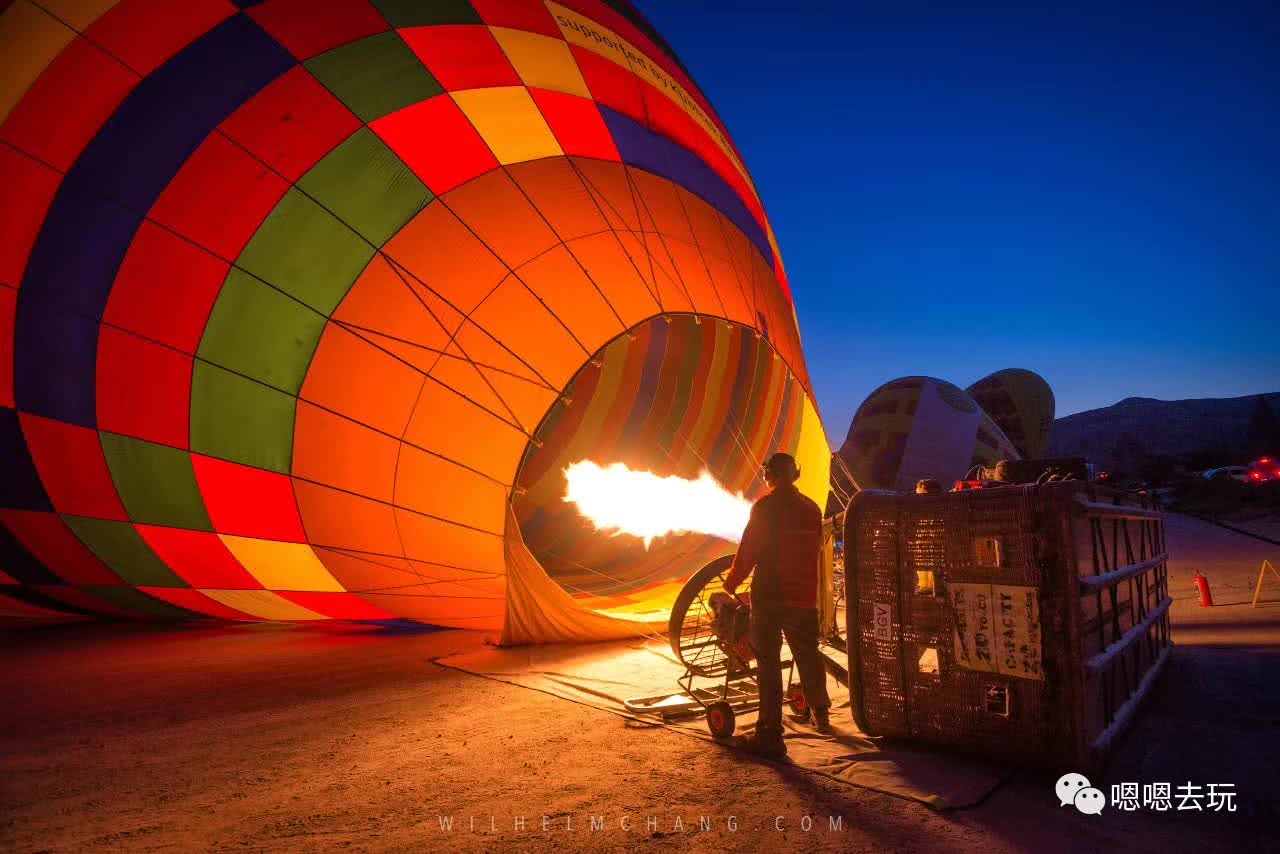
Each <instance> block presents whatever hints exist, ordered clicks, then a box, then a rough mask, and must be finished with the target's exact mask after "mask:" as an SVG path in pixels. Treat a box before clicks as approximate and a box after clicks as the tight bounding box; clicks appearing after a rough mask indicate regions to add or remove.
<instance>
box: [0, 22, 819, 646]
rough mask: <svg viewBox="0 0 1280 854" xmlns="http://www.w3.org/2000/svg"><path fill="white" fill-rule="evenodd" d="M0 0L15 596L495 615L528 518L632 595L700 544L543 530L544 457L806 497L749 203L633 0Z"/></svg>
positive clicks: (786, 306)
mask: <svg viewBox="0 0 1280 854" xmlns="http://www.w3.org/2000/svg"><path fill="white" fill-rule="evenodd" d="M2 8H3V12H2V13H0V56H3V57H4V59H3V60H0V62H3V63H4V73H3V75H0V181H2V183H3V185H4V187H5V195H6V198H5V203H4V205H3V212H2V213H0V221H2V223H3V229H2V231H0V462H2V463H3V468H4V476H3V478H0V521H2V522H3V525H2V526H0V585H3V586H2V587H0V591H3V593H5V594H7V595H6V596H5V597H4V598H3V600H0V601H3V602H5V603H7V605H6V607H7V609H8V610H9V611H10V612H24V613H35V612H37V611H38V610H39V609H46V610H48V609H60V610H71V611H81V612H88V613H97V614H104V613H105V614H113V615H150V616H159V617H185V616H192V615H208V616H214V617H226V618H231V619H266V620H274V619H280V620H311V619H323V618H349V619H384V618H388V617H409V618H413V619H417V620H422V621H425V622H430V623H435V624H440V625H447V626H462V627H478V628H497V627H501V626H503V624H504V621H506V622H507V624H508V628H510V622H511V619H512V618H511V617H510V615H511V614H512V613H515V612H519V613H525V614H532V613H545V612H547V611H548V609H550V608H551V607H552V605H550V604H546V603H544V602H541V601H539V602H532V603H530V602H523V603H520V604H521V607H520V608H518V609H515V611H513V608H512V605H511V597H512V596H513V595H515V594H513V593H512V591H513V590H515V589H518V590H520V591H524V593H523V594H521V595H527V596H541V595H543V594H541V593H537V591H539V590H541V591H546V590H553V589H556V588H555V585H554V584H552V585H551V587H548V586H547V584H544V583H542V582H546V581H547V579H546V577H545V576H540V577H538V578H525V579H524V580H523V581H522V583H520V584H518V585H517V584H515V579H513V577H512V576H511V573H512V572H514V570H513V569H512V567H513V566H520V567H524V568H525V570H524V571H527V570H528V567H530V566H532V567H533V570H534V571H536V572H541V571H542V570H541V567H540V566H539V565H538V563H537V562H536V561H534V562H531V561H530V560H526V559H525V558H526V557H527V556H528V555H530V554H533V555H534V556H535V557H536V558H537V560H540V561H545V562H547V563H549V564H551V565H552V566H553V571H554V573H555V576H556V579H557V580H558V581H560V582H561V583H560V588H559V589H560V590H561V591H568V592H569V593H571V594H573V595H574V596H576V597H577V598H578V601H580V602H585V603H586V604H587V605H588V606H593V607H619V606H622V605H627V604H634V603H635V602H637V601H639V600H642V599H643V600H647V601H648V603H649V604H655V603H656V605H657V606H660V605H661V604H662V601H663V596H665V595H666V593H665V592H664V591H668V590H669V589H670V588H671V587H672V586H673V585H676V582H677V581H678V580H679V579H681V578H682V577H687V575H689V574H690V573H692V572H693V571H695V570H696V569H697V568H698V566H699V565H700V564H699V560H701V559H702V558H703V557H704V556H705V554H707V553H708V552H716V551H722V550H724V549H725V548H726V546H725V543H724V542H723V541H720V540H715V539H714V538H709V537H708V536H706V535H681V536H680V537H673V538H672V540H671V541H670V542H656V541H655V544H654V545H653V548H652V549H651V550H649V551H646V549H645V547H644V543H643V542H642V541H640V540H638V539H635V538H631V539H629V540H624V539H621V538H618V539H614V540H610V539H609V538H608V536H607V534H603V533H596V534H592V533H587V532H584V531H583V530H582V529H581V525H576V526H568V527H565V528H564V529H563V530H562V529H560V528H557V524H558V522H557V521H556V520H558V519H563V518H564V513H565V509H566V506H567V505H566V504H565V502H564V500H563V474H562V468H563V465H565V464H567V463H571V462H574V461H576V460H577V459H582V458H586V457H590V458H591V459H592V460H593V461H594V462H596V463H599V464H602V465H603V464H610V463H614V462H625V463H627V464H628V465H630V466H632V467H633V468H644V469H647V470H652V471H654V472H655V473H657V474H660V475H664V476H665V475H678V476H680V477H684V478H698V477H699V476H700V475H701V472H702V471H703V470H704V469H705V470H707V471H709V472H710V473H711V475H712V476H713V477H714V478H715V479H716V480H717V482H718V483H720V484H721V485H723V486H724V487H725V488H726V489H728V490H730V491H732V492H735V493H736V492H738V491H746V492H747V493H748V494H749V495H750V494H753V493H754V492H755V491H756V490H758V489H759V487H760V484H759V480H758V464H759V460H760V459H762V458H764V457H766V456H767V455H768V454H770V453H772V452H773V451H775V450H785V451H790V452H792V453H794V454H796V455H797V456H798V457H799V458H800V459H801V462H802V464H803V465H805V466H806V477H807V478H808V479H809V480H810V481H811V483H810V485H809V486H808V487H807V488H809V489H810V491H811V492H812V494H814V496H815V497H821V495H822V494H823V493H825V487H824V486H822V485H824V484H825V482H826V479H827V475H826V469H825V466H826V464H827V462H828V460H829V458H828V457H827V452H826V440H825V438H824V436H823V433H822V428H821V424H820V422H819V420H818V417H817V411H816V409H815V407H814V404H813V401H812V390H811V388H810V385H809V380H808V376H807V373H806V370H805V365H804V360H803V356H802V353H801V349H800V339H799V332H798V329H797V325H796V320H795V313H794V309H793V307H792V305H791V301H790V294H789V290H788V287H787V284H786V277H785V274H784V272H783V268H782V263H781V259H780V257H779V255H778V251H777V248H776V245H775V242H774V238H773V232H772V229H771V228H770V225H769V222H768V220H767V218H766V217H765V214H764V208H763V206H762V204H761V202H760V199H759V197H758V195H757V193H756V190H755V188H754V185H753V183H752V180H751V177H750V175H749V174H748V172H747V170H746V168H745V166H744V165H743V163H742V160H741V157H740V155H739V152H738V150H737V148H736V147H735V146H734V144H733V142H732V141H731V140H730V138H729V136H728V133H727V131H726V130H725V127H724V125H723V124H722V123H721V121H720V119H719V118H718V117H717V115H716V113H715V111H714V110H713V109H712V108H711V105H710V104H709V103H708V101H707V99H706V98H705V97H704V96H703V95H702V93H701V92H700V91H699V90H698V88H697V86H696V85H695V84H694V82H693V81H692V80H691V79H690V77H689V75H688V73H687V72H686V71H685V69H684V67H683V66H682V65H681V63H680V61H679V60H678V59H677V58H676V56H675V55H674V54H673V53H672V51H671V50H670V48H669V47H668V46H667V45H666V44H665V42H663V40H662V39H661V37H660V36H658V34H657V33H656V32H655V31H654V30H653V28H652V27H651V26H650V25H649V24H648V22H647V21H645V20H644V19H643V18H642V17H641V16H640V15H639V14H637V13H636V11H635V10H634V9H632V8H631V7H630V6H629V5H628V4H626V3H624V2H619V1H618V0H608V2H601V0H563V2H560V3H556V2H550V0H548V2H540V0H472V2H466V0H434V2H427V0H419V2H404V0H332V2H326V3H320V4H311V3H305V2H298V0H267V2H259V3H238V4H231V3H227V2H225V0H186V1H185V2H181V3H171V4H157V3H155V2H152V0H119V2H111V0H105V2H94V3H75V2H70V3H57V4H53V5H50V4H37V3H35V2H30V0H17V2H13V3H8V4H3V7H2ZM513 496H514V499H515V500H514V503H515V504H516V508H515V510H513V509H512V507H511V505H512V503H513ZM570 509H571V508H570ZM516 510H518V514H517V512H515V511H516ZM513 520H516V521H513ZM525 528H527V533H528V540H529V547H528V548H525V546H524V537H523V536H522V535H523V534H525V533H526V532H525V530H524V529H525ZM548 583H549V582H548ZM676 586H678V585H676ZM530 591H533V592H530ZM646 591H647V592H646ZM553 598H554V597H553ZM548 601H549V600H548ZM556 601H557V602H559V600H556ZM555 607H560V605H556V606H555ZM560 624H565V621H563V620H561V621H560ZM543 625H544V624H541V623H539V624H537V625H536V626H534V625H533V624H530V625H525V626H523V627H518V628H520V630H519V631H516V632H514V634H515V635H518V636H520V637H522V638H525V639H547V634H548V633H549V632H550V631H551V630H550V629H547V630H545V631H544V629H543ZM591 625H592V626H595V625H597V623H592V624H591ZM594 631H595V629H594V628H591V629H589V630H588V629H582V630H581V631H578V633H577V634H576V635H574V636H583V635H584V634H591V632H594ZM568 634H572V632H568Z"/></svg>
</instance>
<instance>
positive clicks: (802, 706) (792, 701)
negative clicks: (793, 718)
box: [787, 685, 809, 715]
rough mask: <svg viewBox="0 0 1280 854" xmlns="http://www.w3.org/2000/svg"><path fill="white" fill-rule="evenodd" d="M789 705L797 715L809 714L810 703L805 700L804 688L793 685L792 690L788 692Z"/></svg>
mask: <svg viewBox="0 0 1280 854" xmlns="http://www.w3.org/2000/svg"><path fill="white" fill-rule="evenodd" d="M787 704H788V705H790V706H791V711H793V712H795V713H796V714H797V715H807V714H809V701H808V700H806V699H805V698H804V688H801V687H800V686H799V685H792V686H791V690H790V691H788V692H787Z"/></svg>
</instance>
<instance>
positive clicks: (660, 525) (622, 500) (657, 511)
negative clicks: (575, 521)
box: [564, 460, 751, 548]
mask: <svg viewBox="0 0 1280 854" xmlns="http://www.w3.org/2000/svg"><path fill="white" fill-rule="evenodd" d="M564 476H565V479H566V480H567V481H568V482H569V490H568V492H567V493H566V494H565V497H564V500H565V501H568V502H571V503H573V504H576V505H578V512H579V513H581V514H582V515H583V516H584V517H586V518H587V519H588V520H589V521H590V522H591V523H592V524H593V525H595V527H596V530H600V531H610V530H611V531H613V536H615V537H616V536H618V535H619V534H631V535H632V536H635V537H639V538H640V539H642V540H644V546H645V548H648V547H649V544H650V543H651V542H652V541H653V540H654V539H655V538H657V537H661V536H664V535H666V534H685V533H693V534H710V535H711V536H713V537H719V538H721V539H723V540H728V541H730V542H733V543H736V542H738V540H739V539H741V537H742V529H743V528H745V527H746V525H747V519H748V518H749V517H750V516H751V502H750V501H747V499H745V498H743V497H742V493H741V492H739V493H738V494H736V495H735V494H733V493H732V492H730V491H729V490H727V489H725V488H724V487H723V486H721V485H720V484H719V483H718V482H717V481H716V479H715V478H714V477H713V476H712V475H711V472H709V471H703V472H702V474H701V475H699V476H698V479H697V480H686V479H685V478H682V477H676V476H674V475H672V476H670V477H659V476H658V475H656V474H653V473H652V472H647V471H632V470H631V469H629V468H627V467H626V466H625V465H624V464H622V463H614V464H613V465H611V466H608V467H601V466H598V465H596V464H595V463H593V462H591V461H589V460H580V461H578V462H576V463H574V464H572V465H571V466H569V467H568V468H567V469H565V470H564Z"/></svg>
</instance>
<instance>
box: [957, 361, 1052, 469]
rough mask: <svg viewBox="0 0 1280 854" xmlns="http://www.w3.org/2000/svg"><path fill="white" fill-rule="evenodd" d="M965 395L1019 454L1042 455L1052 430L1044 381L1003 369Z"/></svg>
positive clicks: (1019, 370)
mask: <svg viewBox="0 0 1280 854" xmlns="http://www.w3.org/2000/svg"><path fill="white" fill-rule="evenodd" d="M968 392H969V394H970V395H972V396H973V399H974V400H976V401H977V402H978V405H979V406H981V407H982V409H983V411H984V412H986V413H987V414H988V415H990V416H991V419H992V420H993V421H995V422H996V424H998V425H999V426H1000V429H1002V430H1003V431H1004V434H1005V435H1006V436H1008V437H1009V441H1010V442H1012V443H1013V446H1014V447H1015V448H1017V449H1018V453H1020V454H1022V456H1023V457H1026V458H1028V459H1038V458H1040V457H1043V456H1044V455H1045V451H1046V450H1047V449H1048V447H1049V432H1050V431H1051V430H1052V429H1053V409H1054V401H1053V389H1051V388H1049V384H1048V383H1047V382H1045V380H1044V378H1043V377H1041V376H1040V375H1039V374H1037V373H1033V372H1032V371H1027V370H1023V369H1022V368H1006V369H1005V370H1003V371H996V372H995V373H994V374H992V375H991V376H988V377H983V378H982V379H980V380H978V381H977V382H976V383H974V384H973V385H971V386H969V388H968Z"/></svg>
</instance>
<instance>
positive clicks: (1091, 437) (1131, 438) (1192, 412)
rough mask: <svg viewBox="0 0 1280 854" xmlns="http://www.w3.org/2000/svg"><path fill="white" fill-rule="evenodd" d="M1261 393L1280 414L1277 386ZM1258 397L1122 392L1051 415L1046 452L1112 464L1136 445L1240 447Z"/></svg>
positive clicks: (1180, 450) (1177, 450)
mask: <svg viewBox="0 0 1280 854" xmlns="http://www.w3.org/2000/svg"><path fill="white" fill-rule="evenodd" d="M1262 396H1263V397H1264V398H1266V400H1267V403H1268V405H1270V407H1271V410H1272V412H1275V413H1277V414H1278V415H1280V392H1275V393H1272V394H1264V395H1262ZM1257 398H1258V395H1256V394H1251V395H1248V396H1246V397H1220V398H1200V399H1196V400H1155V399H1153V398H1150V397H1127V398H1125V399H1124V400H1122V401H1120V402H1119V403H1116V404H1113V405H1111V406H1107V407H1104V408H1102V409H1090V410H1088V411H1087V412H1077V413H1076V414H1075V415H1067V416H1065V417H1063V418H1059V419H1057V420H1055V421H1054V422H1053V433H1052V435H1051V437H1050V440H1049V455H1050V456H1064V457H1074V456H1081V457H1087V458H1088V459H1089V460H1091V461H1092V462H1096V463H1098V464H1100V465H1102V466H1104V467H1111V466H1115V465H1116V463H1117V461H1118V460H1119V459H1120V458H1121V457H1124V456H1126V455H1127V454H1128V453H1131V452H1132V449H1133V448H1134V446H1135V445H1136V446H1138V447H1140V448H1141V449H1142V450H1144V451H1145V452H1146V453H1148V454H1168V455H1177V454H1186V453H1194V452H1199V451H1211V450H1219V449H1222V450H1231V451H1236V450H1241V449H1243V448H1244V447H1245V445H1246V438H1245V437H1246V433H1247V431H1248V428H1249V417H1250V415H1252V414H1253V410H1254V406H1255V405H1256V403H1255V402H1256V400H1257ZM1126 448H1127V449H1128V450H1126Z"/></svg>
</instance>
